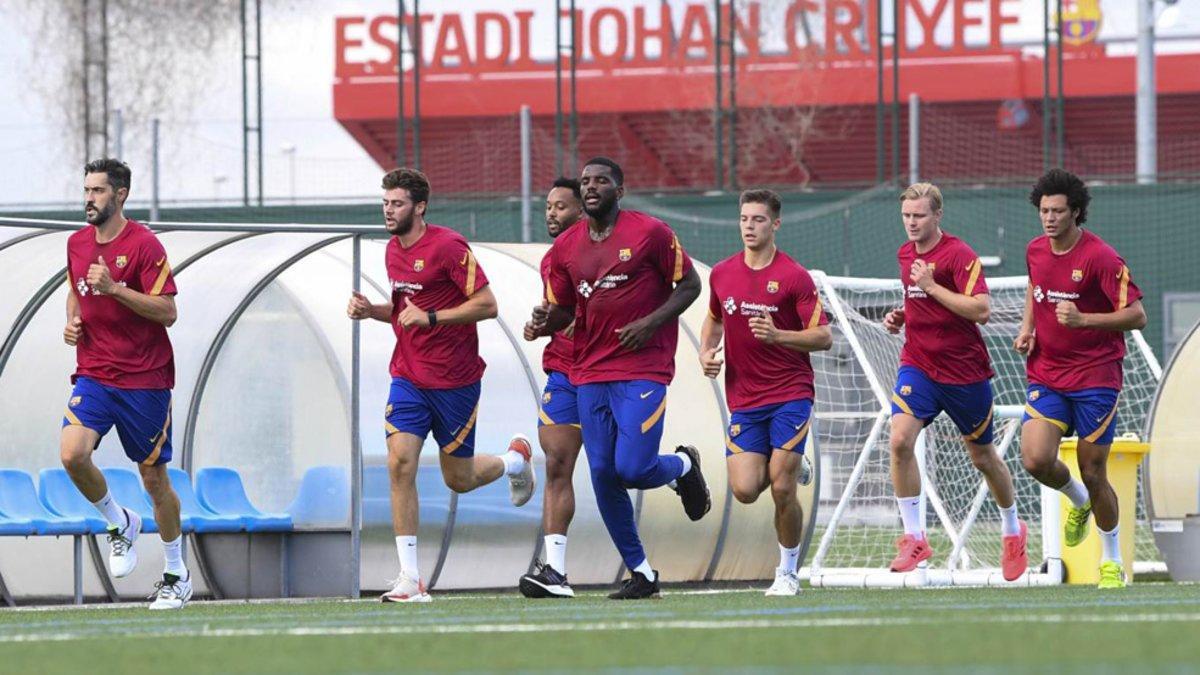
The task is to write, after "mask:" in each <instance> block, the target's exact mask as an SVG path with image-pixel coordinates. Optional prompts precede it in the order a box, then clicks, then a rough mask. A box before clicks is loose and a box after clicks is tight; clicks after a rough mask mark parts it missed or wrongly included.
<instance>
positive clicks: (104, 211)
mask: <svg viewBox="0 0 1200 675" xmlns="http://www.w3.org/2000/svg"><path fill="white" fill-rule="evenodd" d="M83 175H84V178H83V194H84V201H85V210H86V218H87V226H86V227H84V228H82V229H81V230H79V231H78V232H75V233H74V234H72V235H71V237H70V239H68V240H67V283H68V285H69V286H70V288H69V289H68V291H67V326H66V328H65V329H63V340H64V341H65V342H66V343H67V344H68V345H71V346H73V347H75V357H76V363H77V366H76V368H75V374H74V375H73V376H72V377H71V381H72V382H73V383H74V385H75V388H74V390H73V391H72V392H71V399H70V401H69V402H68V403H67V411H66V413H65V415H64V416H63V421H62V443H61V456H62V464H63V467H64V468H66V470H67V473H68V474H69V475H70V476H71V480H72V481H74V483H75V486H76V487H78V488H79V491H80V492H82V493H83V495H84V496H85V497H87V498H88V500H89V501H91V502H92V504H94V505H95V506H96V509H97V510H99V511H100V513H101V514H102V515H103V516H104V520H105V521H107V522H108V543H109V547H110V552H109V556H108V569H109V571H110V572H111V573H112V575H113V576H114V577H124V576H128V575H129V574H130V573H131V572H133V570H134V568H135V567H136V566H137V551H136V550H134V548H133V544H134V542H136V541H137V539H138V535H139V534H140V533H141V529H142V519H141V517H140V516H138V514H137V513H136V512H134V511H133V510H132V509H128V508H125V507H123V506H121V505H120V504H118V503H117V502H116V500H115V499H113V496H112V493H111V492H109V490H108V483H107V482H106V481H105V480H104V474H103V473H101V472H100V470H99V469H98V468H96V465H95V464H94V463H93V462H92V452H93V451H94V450H95V449H96V447H97V446H98V445H99V444H100V439H101V438H103V437H104V435H105V434H107V433H108V432H109V430H110V429H112V428H113V427H116V428H117V437H118V438H120V440H121V446H122V447H123V448H124V450H125V455H126V456H127V457H129V459H131V460H133V461H134V462H136V463H137V465H138V470H139V472H140V473H141V474H142V483H143V484H144V485H145V487H146V492H148V493H149V494H150V500H151V501H152V502H153V503H154V519H155V520H156V521H158V533H159V536H160V537H161V538H162V545H163V552H164V555H165V558H166V564H165V566H164V570H163V578H162V581H160V582H158V583H157V584H155V593H154V602H152V603H150V609H181V608H182V607H183V606H184V605H186V604H187V602H188V600H190V599H191V597H192V576H191V574H190V573H189V572H188V569H187V566H186V565H184V562H183V547H182V544H183V539H182V529H181V527H180V521H179V497H178V496H177V495H176V494H175V491H174V490H173V489H172V488H171V481H170V480H169V479H168V477H167V462H169V461H170V460H171V387H173V386H175V355H174V352H173V351H172V349H171V340H170V339H169V338H168V337H167V327H169V326H171V325H172V324H174V323H175V318H176V316H177V315H176V311H175V292H176V290H175V279H174V277H173V276H172V275H171V265H170V263H168V262H167V253H166V251H165V250H164V249H163V246H162V244H161V243H159V241H158V238H157V237H155V236H154V233H153V232H151V231H150V230H149V229H147V228H146V227H145V226H144V225H142V224H141V223H138V222H136V221H133V220H129V219H127V218H126V217H125V215H124V213H123V208H124V205H125V200H126V199H127V198H128V197H129V184H130V178H131V176H132V173H131V172H130V170H129V167H128V166H126V165H125V163H124V162H121V161H120V160H116V159H98V160H95V161H93V162H89V163H88V165H87V166H85V167H84V169H83Z"/></svg>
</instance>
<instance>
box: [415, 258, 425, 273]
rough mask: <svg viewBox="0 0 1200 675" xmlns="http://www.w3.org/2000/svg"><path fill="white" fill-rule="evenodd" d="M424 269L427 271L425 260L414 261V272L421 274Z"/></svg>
mask: <svg viewBox="0 0 1200 675" xmlns="http://www.w3.org/2000/svg"><path fill="white" fill-rule="evenodd" d="M423 269H425V259H424V258H417V259H416V260H415V261H413V271H414V272H420V271H421V270H423Z"/></svg>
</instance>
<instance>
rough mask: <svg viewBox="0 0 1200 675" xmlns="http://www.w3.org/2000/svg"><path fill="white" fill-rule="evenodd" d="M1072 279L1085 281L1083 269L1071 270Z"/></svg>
mask: <svg viewBox="0 0 1200 675" xmlns="http://www.w3.org/2000/svg"><path fill="white" fill-rule="evenodd" d="M1071 281H1083V270H1071Z"/></svg>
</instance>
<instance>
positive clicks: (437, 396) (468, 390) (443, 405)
mask: <svg viewBox="0 0 1200 675" xmlns="http://www.w3.org/2000/svg"><path fill="white" fill-rule="evenodd" d="M478 418H479V383H478V382H476V383H475V384H468V385H467V386H465V387H459V388H457V389H420V388H418V387H417V386H416V385H414V384H413V383H412V382H409V381H408V380H406V379H404V378H403V377H393V378H392V388H391V391H390V392H389V393H388V403H387V409H386V411H385V412H384V424H383V427H384V430H385V431H386V432H387V435H388V436H391V435H392V434H395V433H399V432H401V431H403V432H404V433H406V434H412V435H413V436H416V437H418V438H420V439H422V440H424V438H425V437H426V436H428V435H429V432H430V431H432V432H433V438H434V440H435V441H437V444H438V447H440V448H441V449H442V452H444V453H446V454H447V455H451V456H453V457H472V456H474V454H475V420H477V419H478Z"/></svg>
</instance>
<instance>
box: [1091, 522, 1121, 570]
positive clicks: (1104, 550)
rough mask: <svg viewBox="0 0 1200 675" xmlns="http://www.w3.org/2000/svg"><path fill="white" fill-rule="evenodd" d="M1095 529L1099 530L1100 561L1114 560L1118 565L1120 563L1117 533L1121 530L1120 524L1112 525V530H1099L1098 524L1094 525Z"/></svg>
mask: <svg viewBox="0 0 1200 675" xmlns="http://www.w3.org/2000/svg"><path fill="white" fill-rule="evenodd" d="M1096 529H1097V530H1099V531H1100V549H1101V552H1100V561H1101V562H1115V563H1117V564H1118V565H1120V564H1121V542H1120V540H1119V538H1118V537H1117V534H1118V533H1119V532H1120V531H1121V526H1120V525H1116V526H1114V527H1113V529H1112V532H1105V531H1104V530H1101V529H1100V528H1099V527H1098V526H1097V527H1096Z"/></svg>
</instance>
